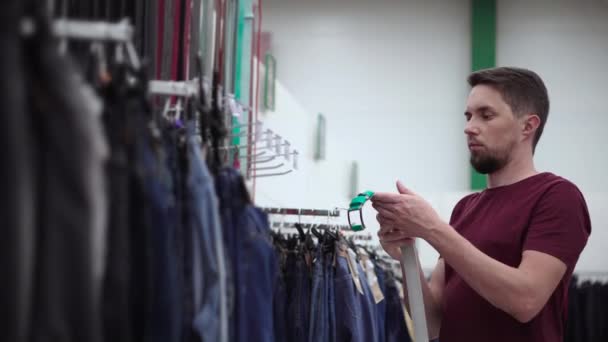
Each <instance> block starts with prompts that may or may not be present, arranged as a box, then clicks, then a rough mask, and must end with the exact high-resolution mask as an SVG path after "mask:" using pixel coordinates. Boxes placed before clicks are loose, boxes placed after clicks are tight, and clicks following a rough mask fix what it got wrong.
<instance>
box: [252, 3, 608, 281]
mask: <svg viewBox="0 0 608 342" xmlns="http://www.w3.org/2000/svg"><path fill="white" fill-rule="evenodd" d="M607 7H608V3H607V2H606V1H603V0H593V1H592V0H587V1H576V0H569V1H566V0H560V1H549V0H544V1H540V0H537V1H523V0H518V1H499V3H498V27H497V30H498V37H497V38H498V46H497V63H498V64H499V65H517V66H523V67H529V68H531V69H533V70H536V71H538V72H539V74H540V75H541V76H542V77H543V78H544V79H545V81H546V83H547V86H548V88H549V92H550V96H551V100H552V108H551V114H550V118H549V123H548V124H547V128H546V131H545V133H544V136H543V138H542V139H541V143H540V145H539V147H538V150H537V157H536V160H537V165H538V167H539V168H540V169H541V170H549V171H553V172H555V173H557V174H560V175H563V176H565V177H567V178H569V179H571V180H572V181H574V182H575V183H576V184H578V185H579V186H580V188H581V189H582V190H583V192H584V193H585V196H586V197H587V201H588V204H589V209H590V211H591V217H592V221H593V225H594V227H593V229H594V231H593V235H592V238H591V240H590V241H589V244H588V247H587V249H586V250H585V252H584V254H583V255H582V256H581V260H580V262H579V269H584V270H608V265H607V264H606V262H607V261H604V260H608V258H605V257H603V258H602V256H604V255H605V254H606V253H604V252H603V250H602V247H603V246H605V245H606V244H608V216H606V212H608V211H607V210H606V209H608V179H607V178H606V177H602V175H603V174H604V173H605V171H604V170H607V169H608V153H607V152H605V151H603V148H602V147H604V146H608V144H607V143H608V140H607V139H608V135H607V134H604V132H603V129H606V128H608V113H607V109H606V108H608V106H606V105H604V103H603V101H604V99H605V97H606V95H608V88H607V87H608V83H607V82H606V80H608V50H607V49H608V47H607V46H608V12H607ZM264 11H265V12H264V30H266V31H271V32H272V33H273V44H272V52H273V54H274V55H275V57H276V59H277V67H278V70H277V76H278V79H279V80H280V83H281V84H282V85H281V86H280V87H279V89H278V90H277V96H276V100H277V110H276V111H275V112H274V113H267V114H266V115H264V116H263V119H264V120H265V121H266V122H267V123H268V125H269V126H270V127H271V128H274V129H276V130H277V131H278V132H280V133H281V134H283V135H284V136H285V137H288V138H289V139H290V140H292V141H293V142H294V144H295V145H296V146H297V147H298V148H299V149H300V150H301V151H302V152H303V153H304V155H305V156H304V157H303V158H302V160H301V162H300V164H301V169H300V170H299V171H298V172H297V173H295V174H292V175H289V176H285V177H281V178H269V179H259V180H258V187H257V192H256V193H257V202H258V204H260V205H276V206H296V207H319V208H330V207H335V206H342V207H344V206H346V205H347V204H348V200H349V198H348V189H349V188H348V181H349V180H348V175H349V169H348V167H349V165H350V162H351V161H352V160H358V161H359V163H360V179H361V183H360V189H361V190H365V189H371V190H377V191H393V190H394V180H395V179H396V178H401V179H402V180H403V181H405V183H406V184H407V185H409V186H411V187H412V188H413V189H414V190H415V191H417V192H419V193H421V194H422V195H424V196H425V197H426V198H427V199H428V200H429V201H430V202H431V204H432V205H433V206H434V207H435V208H436V209H437V210H438V211H439V213H440V215H441V216H442V217H443V218H444V219H448V218H449V215H450V213H451V210H452V208H453V206H454V205H455V203H456V202H457V201H458V200H459V199H460V198H461V197H462V196H464V195H465V194H466V193H467V189H468V187H469V180H468V179H469V171H468V170H469V166H468V152H467V150H466V146H465V143H464V134H463V125H464V118H463V115H462V111H463V107H464V102H465V99H466V95H467V92H468V86H467V85H466V82H465V79H466V76H467V75H468V72H469V69H470V13H469V11H470V2H469V1H442V0H431V1H422V0H418V1H398V0H381V1H373V2H372V1H365V0H352V1H346V0H330V1H323V0H310V1H296V0H265V1H264ZM318 112H322V113H324V114H325V115H326V117H327V121H328V136H327V160H326V161H323V162H319V163H316V162H314V161H313V160H312V149H313V145H312V144H313V140H314V128H315V127H314V123H315V120H316V115H317V113H318ZM565 135H567V137H568V138H564V136H565ZM342 221H345V218H344V217H343V218H342ZM368 223H370V225H371V226H372V229H371V230H372V231H373V230H375V228H376V227H374V224H373V218H372V220H368ZM420 254H421V259H422V263H423V267H426V268H429V267H432V266H433V265H434V263H435V261H436V257H437V254H436V252H435V251H433V250H432V249H431V248H430V247H429V246H426V245H423V246H422V247H421V249H420Z"/></svg>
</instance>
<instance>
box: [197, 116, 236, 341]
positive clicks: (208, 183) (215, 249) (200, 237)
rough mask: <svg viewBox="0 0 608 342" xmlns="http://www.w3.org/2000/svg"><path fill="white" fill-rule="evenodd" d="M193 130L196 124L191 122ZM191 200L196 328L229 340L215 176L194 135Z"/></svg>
mask: <svg viewBox="0 0 608 342" xmlns="http://www.w3.org/2000/svg"><path fill="white" fill-rule="evenodd" d="M188 128H189V130H190V131H193V127H192V126H191V125H190V126H189V127H188ZM188 154H189V157H190V158H189V160H190V170H189V174H188V183H187V184H188V190H189V194H188V197H187V198H188V200H189V202H190V205H191V206H192V207H191V208H190V210H189V216H190V224H191V228H192V232H193V234H194V238H193V239H192V241H191V243H192V246H193V249H192V250H193V266H194V312H195V317H194V322H193V326H194V330H195V332H196V333H197V334H198V336H199V337H200V338H201V339H202V340H203V341H220V342H227V341H228V303H227V280H226V279H227V265H226V254H225V252H224V240H223V237H222V230H221V226H220V216H219V202H218V199H217V196H216V193H215V187H214V183H213V179H212V178H211V175H210V173H209V170H208V169H207V165H206V163H205V161H204V160H203V158H202V155H201V153H200V147H199V144H198V142H197V141H196V139H195V137H194V135H191V136H190V137H189V139H188Z"/></svg>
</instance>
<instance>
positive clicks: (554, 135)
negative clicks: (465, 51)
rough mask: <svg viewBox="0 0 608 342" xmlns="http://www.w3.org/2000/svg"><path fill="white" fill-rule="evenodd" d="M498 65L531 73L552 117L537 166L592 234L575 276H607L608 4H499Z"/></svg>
mask: <svg viewBox="0 0 608 342" xmlns="http://www.w3.org/2000/svg"><path fill="white" fill-rule="evenodd" d="M497 11H498V18H497V64H498V65H515V66H521V67H525V68H530V69H532V70H535V71H536V72H538V73H539V74H540V76H541V77H542V78H543V80H544V81H545V83H546V85H547V89H548V90H549V97H550V100H551V111H550V114H549V120H548V121H547V125H546V129H545V132H544V133H543V136H542V138H541V140H540V143H539V145H538V148H537V152H536V158H535V160H536V165H537V167H538V168H539V169H540V170H548V171H551V172H554V173H556V174H559V175H561V176H563V177H566V178H568V179H570V180H572V181H573V182H575V183H576V184H577V185H578V186H579V187H580V189H581V190H582V191H583V193H584V195H585V197H586V199H587V202H588V205H589V210H590V213H591V220H592V225H593V232H592V235H591V239H590V241H589V243H588V245H587V248H586V249H585V251H584V252H583V255H582V256H581V259H580V261H579V263H578V269H579V270H594V271H608V253H606V252H605V251H604V249H605V246H607V245H608V216H607V214H606V212H607V209H608V177H606V174H607V170H608V151H607V150H606V149H607V148H608V134H607V131H606V130H607V129H608V102H607V96H608V1H605V0H582V1H580V0H535V1H526V0H502V1H498V8H497Z"/></svg>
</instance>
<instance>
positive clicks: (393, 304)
mask: <svg viewBox="0 0 608 342" xmlns="http://www.w3.org/2000/svg"><path fill="white" fill-rule="evenodd" d="M385 300H386V325H385V327H386V342H408V341H411V339H410V335H409V333H408V331H407V326H406V325H405V316H404V315H403V308H402V306H401V298H400V297H399V289H398V288H397V287H396V285H395V284H390V282H387V286H386V295H385Z"/></svg>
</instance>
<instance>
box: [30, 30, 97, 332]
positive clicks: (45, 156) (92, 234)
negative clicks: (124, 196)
mask: <svg viewBox="0 0 608 342" xmlns="http://www.w3.org/2000/svg"><path fill="white" fill-rule="evenodd" d="M39 25H41V27H45V25H44V24H43V23H41V22H40V23H39ZM46 27H47V28H46V29H44V28H41V29H39V30H38V31H37V33H36V36H34V37H32V38H31V39H29V40H28V42H27V47H26V49H27V54H26V56H27V57H28V58H27V59H26V63H28V66H29V68H28V69H27V71H28V75H27V80H28V85H29V87H31V89H32V92H31V95H30V96H31V97H30V99H29V103H30V104H31V105H32V107H31V109H30V110H31V113H32V121H33V123H34V126H35V128H34V132H35V137H36V138H37V139H38V140H37V143H38V144H39V145H38V149H39V150H38V156H37V159H38V161H39V163H38V165H36V167H35V170H36V171H37V179H38V182H37V190H36V191H37V194H38V203H37V204H38V210H37V215H36V218H37V224H36V226H37V229H38V233H37V235H38V236H37V243H36V251H37V255H36V267H35V269H36V271H35V273H36V274H35V288H34V297H33V302H32V305H33V306H32V316H33V318H32V327H33V328H31V330H30V333H31V340H32V341H48V340H61V341H98V340H100V339H101V333H100V322H99V317H100V314H99V299H100V297H99V290H100V286H101V271H102V269H103V265H102V263H101V261H102V260H103V259H104V258H103V255H104V246H103V241H104V235H105V232H104V231H103V230H104V229H105V228H104V227H105V217H104V215H105V214H106V213H105V205H106V203H105V201H106V197H105V185H104V183H103V180H104V176H103V172H104V162H105V158H106V155H107V146H106V141H105V138H104V136H103V133H102V127H101V123H100V117H99V114H100V110H101V104H100V103H99V100H98V99H97V98H96V97H95V96H94V95H93V93H92V91H91V89H90V88H89V87H88V86H87V85H85V84H84V83H83V82H82V80H79V79H78V78H77V77H76V76H77V74H76V72H75V70H74V68H73V66H72V64H71V63H70V62H69V61H67V60H66V59H65V58H64V57H61V56H59V55H58V52H57V46H56V45H55V44H54V43H53V40H52V39H51V37H50V36H47V34H48V32H49V30H48V26H46ZM66 298H69V300H66Z"/></svg>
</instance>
